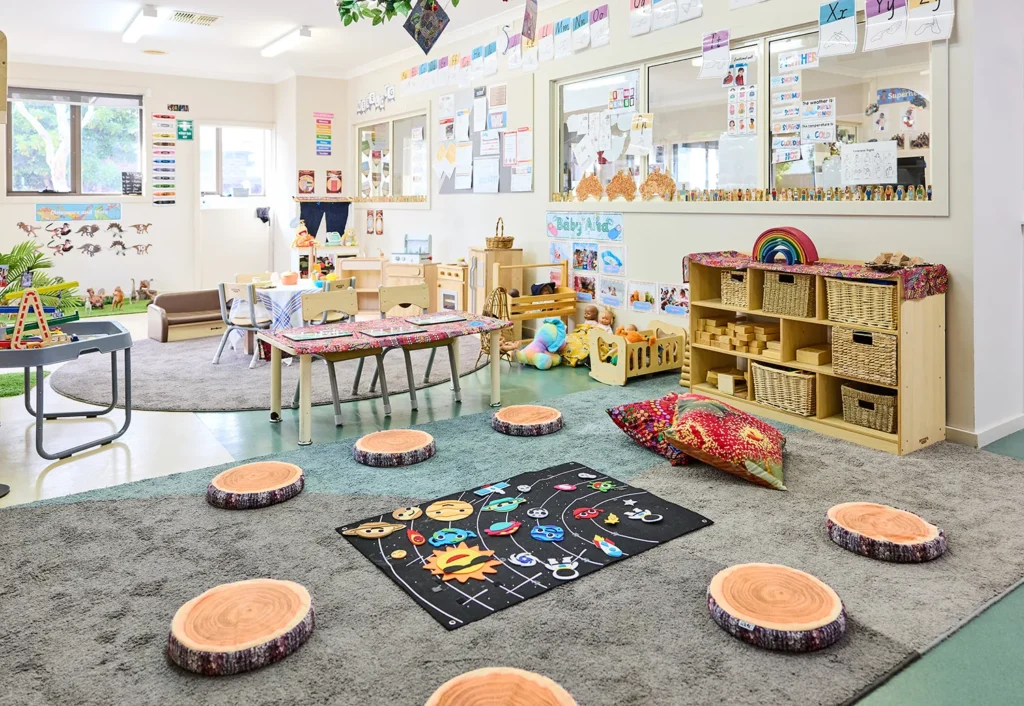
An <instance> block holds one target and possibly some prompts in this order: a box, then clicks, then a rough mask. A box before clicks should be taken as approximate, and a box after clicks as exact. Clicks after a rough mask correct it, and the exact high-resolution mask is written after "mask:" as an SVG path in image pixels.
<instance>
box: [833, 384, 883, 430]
mask: <svg viewBox="0 0 1024 706" xmlns="http://www.w3.org/2000/svg"><path fill="white" fill-rule="evenodd" d="M842 394H843V420H844V421H846V422H849V423H850V424H856V425H857V426H859V427H867V428H868V429H877V430H878V431H884V432H885V433H886V434H895V433H896V394H895V393H890V394H878V393H874V392H866V391H864V390H858V389H857V388H856V387H852V386H850V385H843V386H842Z"/></svg>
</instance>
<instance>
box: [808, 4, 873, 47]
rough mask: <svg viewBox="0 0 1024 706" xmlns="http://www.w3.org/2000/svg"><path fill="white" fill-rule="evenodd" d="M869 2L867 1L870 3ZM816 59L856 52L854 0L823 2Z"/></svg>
mask: <svg viewBox="0 0 1024 706" xmlns="http://www.w3.org/2000/svg"><path fill="white" fill-rule="evenodd" d="M870 2H871V0H868V3H870ZM818 42H819V44H818V58H819V59H820V58H821V57H825V56H841V55H843V54H853V53H854V52H856V51H857V4H856V2H855V0H833V1H832V2H823V3H822V4H821V10H820V11H819V19H818Z"/></svg>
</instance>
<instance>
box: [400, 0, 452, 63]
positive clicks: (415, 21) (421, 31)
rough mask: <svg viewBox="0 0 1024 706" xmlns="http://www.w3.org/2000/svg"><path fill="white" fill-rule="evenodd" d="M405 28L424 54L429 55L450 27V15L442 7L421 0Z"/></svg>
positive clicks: (411, 13) (406, 22) (410, 15)
mask: <svg viewBox="0 0 1024 706" xmlns="http://www.w3.org/2000/svg"><path fill="white" fill-rule="evenodd" d="M404 26H405V31H406V32H408V33H409V36H410V37H412V38H413V39H414V40H415V41H416V44H418V45H419V47H420V49H422V50H423V53H424V54H429V53H430V50H431V49H433V48H434V45H435V44H437V40H438V39H440V38H441V33H442V32H444V29H445V27H447V26H448V13H446V12H445V11H444V9H443V8H442V7H441V6H440V5H437V4H435V3H433V2H430V1H429V0H421V1H420V2H419V3H417V4H416V7H414V8H413V9H412V11H411V12H410V13H409V17H408V18H406V20H405V25H404Z"/></svg>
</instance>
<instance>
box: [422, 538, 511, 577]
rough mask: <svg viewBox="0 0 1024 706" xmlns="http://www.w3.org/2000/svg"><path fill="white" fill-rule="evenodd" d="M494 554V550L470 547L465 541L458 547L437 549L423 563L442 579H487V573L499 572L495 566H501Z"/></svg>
mask: <svg viewBox="0 0 1024 706" xmlns="http://www.w3.org/2000/svg"><path fill="white" fill-rule="evenodd" d="M493 556H494V552H493V551H492V550H483V549H480V547H470V546H468V545H467V544H466V543H465V542H463V543H462V544H460V545H459V546H457V547H448V548H447V549H445V550H443V551H442V550H435V551H434V554H433V556H431V557H430V558H429V559H428V560H427V561H426V563H424V564H423V568H424V569H426V570H427V571H429V572H430V573H432V574H434V575H435V576H440V577H441V580H442V581H451V580H455V581H458V582H459V583H466V582H467V581H469V580H470V579H475V580H477V581H485V580H486V579H487V574H496V573H498V570H497V569H496V568H494V567H496V566H501V562H500V561H498V560H496V559H492V558H491V557H493Z"/></svg>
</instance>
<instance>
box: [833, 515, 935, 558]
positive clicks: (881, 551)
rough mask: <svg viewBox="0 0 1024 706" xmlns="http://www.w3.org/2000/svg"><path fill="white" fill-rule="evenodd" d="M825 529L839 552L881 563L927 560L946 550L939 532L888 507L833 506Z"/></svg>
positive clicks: (923, 522)
mask: <svg viewBox="0 0 1024 706" xmlns="http://www.w3.org/2000/svg"><path fill="white" fill-rule="evenodd" d="M825 527H826V528H827V529H828V536H829V537H831V538H832V541H833V542H835V543H836V544H838V545H839V546H840V547H842V548H843V549H848V550H850V551H851V552H855V553H857V554H863V555H864V556H868V557H871V558H872V559H880V560H882V561H897V562H903V563H916V562H921V561H931V560H932V559H934V558H936V557H938V556H941V555H942V554H943V553H944V552H945V551H946V535H945V533H944V532H943V531H942V530H940V529H939V528H938V527H936V526H935V525H932V524H929V523H928V522H925V521H924V520H922V519H921V518H920V517H918V516H917V515H915V514H914V513H912V512H907V511H906V510H898V509H896V508H894V507H889V506H888V505H876V504H875V503H842V504H840V505H836V506H835V507H832V508H829V511H828V514H827V515H826V517H825Z"/></svg>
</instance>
